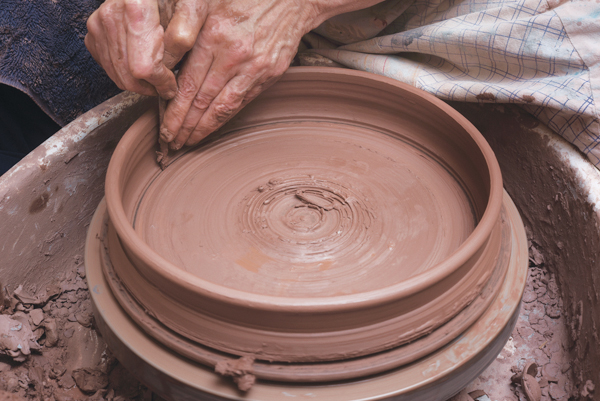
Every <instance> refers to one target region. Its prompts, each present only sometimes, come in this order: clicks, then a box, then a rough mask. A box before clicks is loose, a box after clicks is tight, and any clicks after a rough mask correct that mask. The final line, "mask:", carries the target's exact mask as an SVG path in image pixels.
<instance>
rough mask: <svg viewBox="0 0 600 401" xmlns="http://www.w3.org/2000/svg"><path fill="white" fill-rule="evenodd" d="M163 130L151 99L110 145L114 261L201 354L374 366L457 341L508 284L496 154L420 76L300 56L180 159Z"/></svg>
mask: <svg viewBox="0 0 600 401" xmlns="http://www.w3.org/2000/svg"><path fill="white" fill-rule="evenodd" d="M157 128H158V127H157V115H156V113H155V112H154V111H150V112H148V113H146V114H145V115H144V116H142V117H141V118H140V119H139V120H138V121H137V122H136V123H135V124H134V125H133V126H132V127H131V128H130V130H129V131H128V132H127V133H126V134H125V136H124V137H123V139H122V140H121V142H120V143H119V145H118V147H117V149H116V151H115V153H114V155H113V158H112V159H111V162H110V165H109V169H108V173H107V179H106V203H107V209H108V216H109V218H108V220H107V223H106V230H105V232H106V237H105V238H104V241H105V247H106V252H105V254H104V256H103V266H104V271H105V274H106V275H107V277H108V278H109V280H108V281H109V282H111V283H112V284H111V287H112V289H113V292H114V293H115V297H116V298H117V299H118V300H119V303H120V304H121V306H122V307H123V309H124V310H126V311H127V312H128V313H129V314H130V316H131V317H132V318H133V319H134V321H136V322H137V324H138V325H140V327H141V328H142V329H143V330H144V331H145V332H147V333H148V334H149V335H151V336H152V337H154V338H155V339H157V340H159V341H161V342H162V343H164V344H165V345H166V346H167V347H169V348H171V349H174V350H176V351H177V352H179V353H181V354H183V355H185V356H187V357H190V358H192V359H194V360H197V361H199V362H201V363H204V364H207V365H209V366H212V365H213V364H214V363H215V361H217V360H218V358H219V357H223V355H226V356H228V357H231V356H245V355H248V356H251V357H253V358H255V359H256V360H258V361H259V363H264V365H265V366H271V367H275V368H274V369H270V371H269V372H271V373H269V372H266V373H265V376H264V377H265V378H269V379H271V380H290V378H291V377H299V376H298V375H297V374H298V372H299V371H300V370H302V369H305V368H306V369H305V371H306V372H309V371H311V370H314V366H313V367H311V366H312V365H319V364H321V363H325V364H329V366H338V367H340V368H339V369H337V368H336V369H337V370H335V373H332V374H331V378H330V379H331V380H339V379H342V378H349V377H358V376H361V375H365V374H372V373H374V372H376V371H381V370H384V369H390V368H391V367H395V366H400V365H403V364H406V363H409V362H411V361H414V360H416V359H418V358H420V357H422V356H423V355H426V354H428V353H430V352H432V351H434V350H435V349H439V348H440V347H443V346H444V345H445V344H447V343H448V342H449V341H451V340H452V339H454V338H455V337H456V335H458V333H461V332H463V331H464V330H466V329H467V328H468V327H469V326H470V325H471V324H473V322H474V321H476V320H477V319H478V318H479V317H480V316H481V315H482V314H483V313H484V311H485V310H486V309H487V308H488V307H489V305H490V303H491V302H492V301H493V299H494V298H495V297H496V295H497V293H498V291H499V289H500V288H501V285H502V283H503V282H504V278H505V276H506V272H507V270H508V268H509V263H508V260H509V259H510V249H511V247H512V246H513V245H511V242H510V235H509V233H510V228H509V227H507V226H506V224H505V223H503V219H502V214H501V208H502V181H501V176H500V171H499V167H498V165H497V162H496V160H495V158H494V155H493V153H492V151H491V149H490V148H489V146H488V145H487V143H486V142H485V140H484V139H483V138H482V137H481V135H480V134H479V133H478V132H477V130H476V129H475V128H474V127H473V126H472V125H471V124H470V123H469V122H467V121H466V120H465V119H464V118H463V117H462V116H460V115H459V114H458V113H457V112H456V111H454V110H453V109H452V108H450V107H449V106H447V105H446V104H445V103H443V102H442V101H440V100H438V99H436V98H434V97H432V96H429V95H427V94H425V93H423V92H422V91H419V90H417V89H414V88H411V87H409V86H407V85H403V84H401V83H399V82H397V81H393V80H390V79H387V78H383V77H379V76H375V75H371V74H367V73H361V72H356V71H349V70H337V69H326V68H325V69H313V68H309V69H307V68H298V69H291V70H290V71H289V72H288V73H287V74H286V75H284V77H283V78H282V79H281V80H280V81H279V82H278V83H277V84H275V85H274V86H273V87H271V88H270V89H269V90H267V91H266V92H264V93H263V94H262V95H261V96H260V97H258V98H257V99H256V100H255V101H253V102H252V103H251V104H250V105H249V106H247V107H246V108H245V109H244V110H243V111H242V112H241V113H240V114H239V115H238V116H237V117H235V118H234V119H233V120H232V121H231V122H229V123H228V124H227V125H226V126H225V127H223V128H222V129H221V130H220V131H219V132H217V133H216V134H214V135H212V136H211V137H210V138H209V139H208V140H206V141H204V142H203V143H201V144H200V145H199V146H197V147H195V148H192V149H187V150H182V151H179V152H178V153H176V154H174V155H172V156H171V161H170V163H169V165H168V167H167V168H166V169H165V170H164V171H162V170H160V168H159V167H158V165H157V164H156V161H155V160H156V155H155V150H156V140H157ZM480 295H481V296H480ZM517 302H518V300H517ZM416 344H418V346H416ZM411 347H412V348H411ZM410 350H412V351H410ZM394 352H396V354H395V356H394ZM381 355H388V357H387V359H386V358H383V359H386V361H385V362H382V361H381V358H380V360H379V361H378V362H377V363H376V365H377V366H378V368H377V369H376V370H372V369H371V370H369V369H365V368H364V366H366V365H367V362H364V361H369V362H368V363H372V362H373V358H377V357H381ZM390 355H392V356H391V357H390ZM348 361H358V362H355V365H353V367H351V368H348V367H347V362H348ZM361 361H362V362H361ZM390 361H392V362H390ZM271 362H275V363H271ZM289 362H291V364H290V363H289ZM278 364H279V365H281V366H282V367H281V368H278V367H277V366H278ZM311 364H312V365H311ZM342 365H344V366H345V367H344V366H342ZM319 366H320V365H319ZM290 367H291V368H295V369H296V371H292V373H290V372H288V373H282V374H275V373H273V372H274V371H275V370H278V369H279V370H285V369H287V368H290ZM267 370H268V369H267ZM300 376H302V375H300ZM304 376H305V378H304V379H298V380H308V381H311V380H312V381H314V380H318V379H317V377H321V379H320V380H322V376H317V375H315V374H311V373H306V374H305V375H304Z"/></svg>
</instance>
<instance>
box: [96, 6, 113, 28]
mask: <svg viewBox="0 0 600 401" xmlns="http://www.w3.org/2000/svg"><path fill="white" fill-rule="evenodd" d="M115 12H116V10H115V7H114V5H113V4H112V3H105V4H103V5H102V6H101V7H100V8H99V9H98V18H99V19H100V21H101V22H102V23H106V22H107V21H110V20H112V19H113V16H114V14H115Z"/></svg>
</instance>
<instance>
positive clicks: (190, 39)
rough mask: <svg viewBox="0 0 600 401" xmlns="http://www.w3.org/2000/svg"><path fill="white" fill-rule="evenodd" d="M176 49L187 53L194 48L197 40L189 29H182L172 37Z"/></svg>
mask: <svg viewBox="0 0 600 401" xmlns="http://www.w3.org/2000/svg"><path fill="white" fill-rule="evenodd" d="M171 40H172V42H173V45H174V47H175V48H176V50H177V51H178V52H181V53H185V52H187V51H188V50H190V49H191V48H192V47H194V43H195V42H196V38H195V37H194V34H193V33H192V31H190V30H187V29H180V30H178V31H176V32H174V33H173V34H172V36H171Z"/></svg>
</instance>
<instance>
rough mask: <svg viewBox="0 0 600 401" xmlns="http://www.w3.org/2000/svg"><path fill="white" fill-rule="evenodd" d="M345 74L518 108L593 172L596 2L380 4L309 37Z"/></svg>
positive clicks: (599, 38) (599, 133)
mask: <svg viewBox="0 0 600 401" xmlns="http://www.w3.org/2000/svg"><path fill="white" fill-rule="evenodd" d="M315 31H316V32H317V33H319V34H320V35H322V36H325V37H327V38H328V39H330V40H332V41H335V42H337V43H341V44H345V45H343V46H340V47H338V48H337V49H319V50H316V51H317V52H318V53H320V54H321V55H323V56H325V57H328V58H330V59H332V60H334V61H337V62H338V63H341V64H343V65H345V66H347V67H350V68H354V69H360V70H365V71H370V72H373V73H376V74H381V75H385V76H388V77H391V78H395V79H397V80H399V81H402V82H405V83H408V84H411V85H414V86H416V87H418V88H420V89H423V90H425V91H427V92H429V93H432V94H434V95H436V96H438V97H440V98H442V99H447V100H456V101H466V102H495V103H518V104H521V105H522V106H523V107H524V108H525V109H526V110H528V111H529V112H530V113H532V114H533V115H535V116H536V117H537V118H539V119H540V120H541V121H542V122H544V123H545V124H547V125H548V126H549V127H550V128H552V129H553V130H554V131H556V132H557V133H559V134H560V135H562V136H563V137H564V138H565V139H567V140H568V141H570V142H572V143H573V144H574V145H575V146H577V147H578V148H579V149H580V150H581V151H582V152H584V153H585V154H586V156H587V157H588V158H589V159H590V161H591V162H592V163H593V164H594V165H596V166H600V145H599V144H600V124H599V119H598V116H599V104H600V103H599V102H600V2H597V1H596V0H576V1H565V0H387V1H384V2H383V3H380V4H378V5H376V6H374V7H371V8H368V9H365V10H361V11H356V12H353V13H349V14H344V15H340V16H337V17H335V18H332V19H330V20H328V21H326V22H325V23H324V24H323V25H321V26H320V27H319V28H317V29H316V30H315Z"/></svg>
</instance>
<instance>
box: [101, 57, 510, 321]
mask: <svg viewBox="0 0 600 401" xmlns="http://www.w3.org/2000/svg"><path fill="white" fill-rule="evenodd" d="M330 77H337V78H343V77H347V78H348V80H350V78H358V79H360V80H361V81H362V82H361V84H363V85H364V84H366V83H367V82H368V81H369V80H371V81H379V82H380V83H384V84H387V85H389V86H390V87H394V89H395V90H398V89H399V90H401V91H404V92H409V93H410V94H411V95H413V96H417V97H420V98H422V99H423V100H425V101H427V102H428V103H429V104H430V105H431V107H435V108H437V109H438V111H439V112H442V113H444V114H446V115H448V116H449V117H451V118H452V119H454V120H455V121H456V122H457V123H458V124H459V125H460V126H461V127H463V129H464V130H465V132H466V133H468V134H469V136H470V137H471V139H472V140H473V141H474V142H475V144H476V145H477V147H478V148H479V150H480V151H481V154H482V156H483V157H484V159H485V161H486V165H487V168H488V173H489V183H490V194H489V197H488V202H487V207H486V209H485V211H484V213H483V215H482V216H481V219H480V220H479V222H478V224H477V226H476V227H475V229H474V230H473V232H472V233H471V234H470V235H469V237H468V238H467V239H466V240H465V241H464V242H463V244H462V245H461V246H460V247H459V248H458V249H457V250H456V251H455V252H454V253H452V254H451V255H450V256H449V257H448V258H447V259H446V260H444V261H443V262H441V263H439V264H438V265H436V266H433V267H432V268H431V269H429V270H428V271H426V272H423V273H421V274H418V275H416V276H414V277H411V278H410V279H408V280H406V281H403V282H401V283H398V284H395V285H392V286H389V287H383V288H381V289H377V290H372V291H367V292H363V293H358V294H351V295H340V296H332V297H312V298H286V297H277V296H270V295H260V294H255V293H249V292H244V291H239V290H234V289H231V288H228V287H224V286H221V285H218V284H215V283H212V282H209V281H206V280H203V279H201V278H199V277H197V276H194V275H192V274H190V273H187V272H185V271H184V270H182V269H181V268H179V267H177V266H176V265H174V264H172V263H170V262H168V261H167V260H166V259H164V258H162V257H161V256H160V255H158V254H157V253H156V252H154V250H152V249H151V248H150V247H149V246H148V245H147V244H146V243H145V242H144V241H143V240H142V239H141V237H140V236H139V235H138V234H137V233H136V231H135V230H134V229H133V227H132V225H131V222H129V219H128V218H127V216H126V214H125V210H124V209H123V205H122V203H121V202H120V199H122V191H121V189H120V183H121V181H122V180H124V178H125V177H123V172H122V169H121V168H120V166H123V165H125V164H126V162H127V160H129V159H130V156H129V150H130V149H132V148H135V147H136V145H137V142H136V139H137V138H136V137H135V136H134V135H133V134H130V131H128V132H126V133H125V135H124V136H123V138H122V139H121V141H119V144H118V145H117V147H116V149H115V152H114V154H113V156H112V158H111V160H110V163H109V166H108V171H107V174H106V182H105V192H106V200H107V208H108V213H109V216H110V219H111V221H112V223H113V224H114V227H115V229H116V231H117V233H118V235H119V239H120V240H121V242H122V243H123V245H124V247H125V248H128V249H130V251H131V252H133V253H134V254H135V255H136V257H138V258H139V259H140V260H141V261H143V263H144V264H145V265H146V267H148V268H150V269H151V270H152V271H154V272H155V273H156V274H158V275H160V276H162V277H163V278H164V279H166V280H168V281H170V282H172V283H174V284H175V285H176V286H179V287H183V288H184V289H185V290H187V291H190V292H193V293H195V294H197V295H199V296H203V297H207V298H209V299H211V300H214V301H217V302H222V303H226V304H230V305H236V306H241V307H246V308H252V309H258V310H263V311H272V312H278V311H285V312H303V313H322V312H332V311H347V310H355V309H361V308H368V307H371V306H375V305H380V304H382V303H389V302H393V301H397V300H400V299H403V298H406V297H409V296H411V295H414V294H416V293H418V292H420V291H422V290H424V289H426V288H428V287H430V286H431V285H434V284H436V283H438V282H440V281H442V280H444V278H446V277H447V276H449V275H450V274H451V273H452V272H454V271H455V270H457V269H458V268H459V267H460V266H461V265H463V264H464V263H466V262H467V261H468V260H469V258H471V257H472V256H473V255H474V254H475V252H477V250H478V249H480V248H481V247H482V246H483V245H484V244H485V242H486V241H487V239H488V238H489V235H490V233H491V231H492V229H493V227H494V226H495V225H496V224H497V220H498V218H499V216H500V210H501V208H502V176H501V172H500V166H499V164H498V161H497V159H496V157H495V155H494V152H493V151H492V149H491V147H490V146H489V144H488V143H487V141H486V140H485V139H484V138H483V136H482V135H481V133H480V132H479V131H478V130H477V129H476V128H475V126H473V125H472V124H471V123H470V122H469V121H468V120H467V119H466V118H465V117H463V116H462V115H461V114H460V113H458V112H457V111H456V110H455V109H453V108H452V107H451V106H449V105H448V104H446V103H445V102H443V101H442V100H440V99H438V98H436V97H435V96H433V95H431V94H429V93H426V92H424V91H422V90H420V89H417V88H414V87H412V86H410V85H407V84H404V83H402V82H399V81H396V80H394V79H391V78H387V77H384V76H380V75H376V74H372V73H368V72H363V71H355V70H349V69H343V68H330V67H292V68H290V69H289V70H288V71H287V72H286V73H285V74H284V75H283V76H282V78H281V79H280V81H279V82H285V81H294V80H300V81H303V80H306V79H307V78H309V79H311V80H317V81H319V80H320V81H326V80H328V78H330ZM275 85H277V83H276V84H275ZM356 85H359V84H358V83H357V84H356ZM255 101H260V96H259V98H258V99H257V100H255ZM152 151H153V152H154V149H152ZM141 272H142V271H141ZM142 274H143V272H142Z"/></svg>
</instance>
